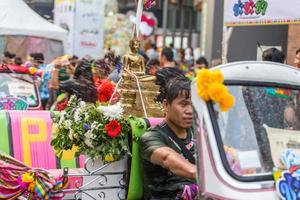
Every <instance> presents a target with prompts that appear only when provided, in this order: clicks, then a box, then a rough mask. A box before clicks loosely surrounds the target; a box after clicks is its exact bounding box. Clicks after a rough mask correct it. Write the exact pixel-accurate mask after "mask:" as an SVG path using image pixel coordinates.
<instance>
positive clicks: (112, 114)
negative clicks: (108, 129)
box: [97, 103, 124, 120]
mask: <svg viewBox="0 0 300 200" xmlns="http://www.w3.org/2000/svg"><path fill="white" fill-rule="evenodd" d="M97 109H98V110H99V111H100V112H103V114H104V116H105V117H106V118H108V119H110V120H113V119H119V118H121V117H122V114H123V111H124V110H123V108H122V106H121V103H116V104H114V105H108V106H99V107H98V108H97Z"/></svg>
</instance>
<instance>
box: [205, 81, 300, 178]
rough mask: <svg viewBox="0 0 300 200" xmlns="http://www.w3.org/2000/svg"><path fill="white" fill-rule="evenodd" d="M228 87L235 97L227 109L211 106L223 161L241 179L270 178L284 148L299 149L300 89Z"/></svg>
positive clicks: (278, 163)
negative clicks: (233, 102) (231, 106)
mask: <svg viewBox="0 0 300 200" xmlns="http://www.w3.org/2000/svg"><path fill="white" fill-rule="evenodd" d="M229 90H230V92H231V93H232V94H233V95H234V96H235V105H234V107H233V108H232V109H231V110H230V111H229V112H225V113H224V112H220V110H219V108H218V106H217V105H212V106H210V107H211V108H210V111H211V115H212V116H213V120H215V125H216V126H215V127H214V128H215V132H216V134H217V135H216V137H217V139H218V138H219V141H218V144H219V148H220V151H221V155H222V154H223V155H225V156H226V158H225V159H224V158H223V159H222V160H223V164H224V165H225V166H227V169H229V170H230V171H231V174H233V175H234V176H235V177H240V178H241V179H243V178H245V177H246V178H247V177H248V178H249V177H252V178H253V177H262V176H266V175H269V176H268V177H269V178H270V177H271V176H270V174H271V172H272V170H273V168H274V166H275V167H278V165H280V157H281V153H282V151H283V150H284V149H286V148H292V149H294V150H296V151H298V150H300V139H299V140H298V138H299V137H300V121H299V117H300V99H299V94H300V92H299V90H293V89H285V88H274V87H257V86H229ZM298 131H299V132H298ZM298 134H299V135H298ZM289 135H291V137H293V139H291V137H290V136H289ZM288 136H289V137H288ZM299 152H300V151H299ZM225 168H226V167H225Z"/></svg>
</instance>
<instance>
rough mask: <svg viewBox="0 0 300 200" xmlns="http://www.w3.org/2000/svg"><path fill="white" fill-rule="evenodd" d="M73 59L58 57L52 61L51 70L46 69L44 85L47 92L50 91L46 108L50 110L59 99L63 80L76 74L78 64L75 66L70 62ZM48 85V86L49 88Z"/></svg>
mask: <svg viewBox="0 0 300 200" xmlns="http://www.w3.org/2000/svg"><path fill="white" fill-rule="evenodd" d="M71 60H72V59H68V58H67V57H66V56H63V57H58V58H56V59H55V60H54V61H53V62H52V64H51V65H52V66H51V67H50V68H49V70H47V71H45V73H44V74H43V79H44V84H43V85H44V86H45V87H44V90H45V92H46V91H47V92H48V102H47V105H46V110H50V108H51V106H52V105H53V104H54V103H55V101H56V100H57V97H58V95H59V91H58V89H59V84H60V83H61V82H62V81H67V80H69V79H70V78H72V77H73V76H74V73H75V69H76V66H77V65H78V64H75V66H74V65H72V64H71V62H70V61H71ZM78 62H79V61H78ZM73 64H74V63H73ZM46 85H47V86H48V88H47V89H46ZM45 95H46V94H45Z"/></svg>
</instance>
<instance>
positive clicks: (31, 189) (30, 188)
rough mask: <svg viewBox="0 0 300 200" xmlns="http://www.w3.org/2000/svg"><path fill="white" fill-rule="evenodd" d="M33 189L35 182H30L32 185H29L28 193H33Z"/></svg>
mask: <svg viewBox="0 0 300 200" xmlns="http://www.w3.org/2000/svg"><path fill="white" fill-rule="evenodd" d="M34 187H35V182H32V183H30V184H29V186H28V188H27V190H28V191H29V192H33V191H34Z"/></svg>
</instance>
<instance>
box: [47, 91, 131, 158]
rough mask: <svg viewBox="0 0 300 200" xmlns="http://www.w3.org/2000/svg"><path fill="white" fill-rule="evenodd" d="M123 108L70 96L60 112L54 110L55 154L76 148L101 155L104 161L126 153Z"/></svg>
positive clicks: (86, 153) (93, 156)
mask: <svg viewBox="0 0 300 200" xmlns="http://www.w3.org/2000/svg"><path fill="white" fill-rule="evenodd" d="M122 114H123V108H122V107H121V104H120V103H117V104H115V105H98V106H97V105H94V104H89V103H85V102H83V101H80V100H78V99H77V98H76V97H75V96H72V97H71V98H70V100H69V102H68V105H67V107H66V108H65V110H64V111H62V112H57V113H54V116H53V118H54V119H53V121H54V123H55V126H56V127H55V128H54V131H53V132H54V133H53V137H54V138H53V140H52V142H51V144H52V146H53V147H54V149H55V150H56V152H57V154H58V156H59V157H61V156H62V154H63V151H64V150H70V149H72V148H73V147H75V148H76V149H77V153H76V156H79V155H80V154H84V155H87V156H90V157H92V158H101V159H102V161H103V162H104V163H108V162H113V161H117V160H121V159H122V158H123V157H124V156H125V155H126V154H127V153H128V152H129V148H128V134H129V133H130V131H131V129H130V125H129V123H128V122H127V120H125V119H123V118H122Z"/></svg>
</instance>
